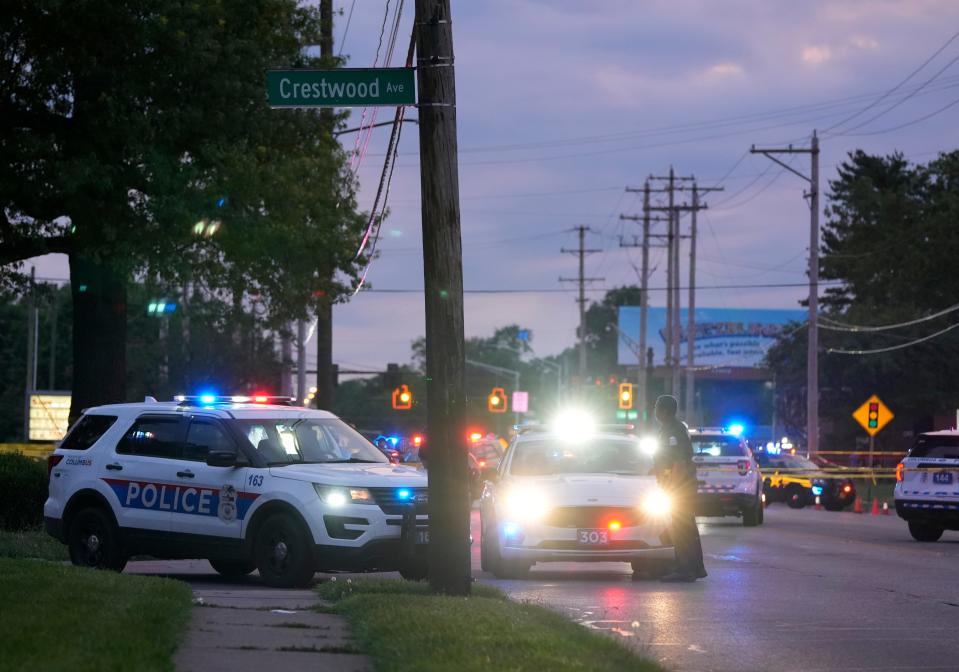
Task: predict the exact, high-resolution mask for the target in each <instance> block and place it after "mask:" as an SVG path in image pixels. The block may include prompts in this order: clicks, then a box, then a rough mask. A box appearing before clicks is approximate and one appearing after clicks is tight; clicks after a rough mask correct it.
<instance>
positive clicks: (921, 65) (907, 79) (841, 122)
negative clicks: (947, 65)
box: [822, 31, 959, 136]
mask: <svg viewBox="0 0 959 672" xmlns="http://www.w3.org/2000/svg"><path fill="white" fill-rule="evenodd" d="M957 37H959V31H957V32H956V33H954V34H953V35H952V37H950V38H949V39H948V40H946V42H945V44H943V45H942V46H941V47H939V48H938V49H936V51H935V52H933V54H932V55H931V56H930V57H929V58H927V59H926V60H925V61H923V62H922V63H921V64H920V65H919V67H917V68H915V69H914V70H913V71H912V72H910V73H909V74H908V75H906V77H905V79H903V80H901V81H900V82H899V83H898V84H896V85H895V86H894V87H892V88H891V89H889V90H888V91H886V93H884V94H883V95H881V96H879V98H877V99H876V100H874V101H873V102H872V103H870V104H869V105H866V107H864V108H862V109H861V110H859V111H858V112H856V113H855V114H853V115H850V116H849V117H847V118H845V119H843V120H842V121H839V122H837V123H835V124H833V125H832V126H830V127H829V128H827V129H825V130H824V131H823V132H822V135H824V136H825V135H827V134H829V133H831V132H832V131H833V130H834V129H836V128H839V127H840V126H843V125H844V124H846V123H848V122H850V121H852V120H853V119H855V118H856V117H858V116H859V115H861V114H865V113H866V112H868V111H869V110H871V109H872V108H874V107H876V106H877V105H879V104H880V103H881V102H882V101H884V100H885V99H886V98H888V97H889V96H891V95H892V94H893V93H895V92H896V91H898V90H899V89H900V88H901V87H902V86H903V85H904V84H906V82H908V81H909V80H910V79H912V78H913V77H915V76H916V75H917V74H919V72H920V71H922V69H923V68H925V67H926V66H927V65H929V64H930V63H932V61H933V60H935V58H936V57H937V56H938V55H939V54H941V53H942V52H943V51H944V50H945V49H946V48H947V47H948V46H949V45H950V44H952V43H953V42H954V41H955V40H956V38H957Z"/></svg>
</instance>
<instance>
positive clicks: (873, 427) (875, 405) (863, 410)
mask: <svg viewBox="0 0 959 672" xmlns="http://www.w3.org/2000/svg"><path fill="white" fill-rule="evenodd" d="M852 417H853V418H855V419H856V422H858V423H859V424H860V425H862V428H863V429H865V430H866V432H868V433H869V436H875V435H876V434H878V433H879V431H880V430H881V429H882V428H883V427H885V426H886V425H887V424H889V421H890V420H892V419H893V418H894V417H895V416H894V415H893V414H892V411H890V410H889V407H888V406H886V405H885V404H884V403H882V400H881V399H880V398H879V397H877V396H876V395H875V394H874V395H872V396H871V397H869V399H867V400H866V403H864V404H863V405H862V406H860V407H859V408H857V409H856V411H855V413H853V414H852Z"/></svg>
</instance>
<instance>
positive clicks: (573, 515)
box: [543, 506, 643, 529]
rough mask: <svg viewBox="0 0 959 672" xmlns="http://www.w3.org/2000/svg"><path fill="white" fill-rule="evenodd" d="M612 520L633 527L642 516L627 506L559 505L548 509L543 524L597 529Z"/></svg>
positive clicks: (640, 520)
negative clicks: (550, 509)
mask: <svg viewBox="0 0 959 672" xmlns="http://www.w3.org/2000/svg"><path fill="white" fill-rule="evenodd" d="M613 520H616V521H619V524H620V525H622V526H623V527H635V526H636V525H640V524H642V522H643V517H642V515H641V514H640V513H639V511H637V510H636V509H632V508H630V507H627V506H561V507H558V508H555V509H553V510H552V511H550V512H549V513H548V514H547V515H546V518H545V519H544V520H543V524H544V525H549V526H550V527H575V528H579V529H586V528H589V529H592V528H597V529H598V528H605V527H607V526H608V525H609V523H610V521H613Z"/></svg>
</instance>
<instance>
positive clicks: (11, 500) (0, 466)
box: [0, 453, 47, 530]
mask: <svg viewBox="0 0 959 672" xmlns="http://www.w3.org/2000/svg"><path fill="white" fill-rule="evenodd" d="M46 499H47V465H46V464H45V463H43V462H41V461H39V460H33V459H31V458H29V457H24V456H23V455H20V454H19V453H0V530H28V529H36V528H37V527H39V526H40V525H42V524H43V503H44V501H46Z"/></svg>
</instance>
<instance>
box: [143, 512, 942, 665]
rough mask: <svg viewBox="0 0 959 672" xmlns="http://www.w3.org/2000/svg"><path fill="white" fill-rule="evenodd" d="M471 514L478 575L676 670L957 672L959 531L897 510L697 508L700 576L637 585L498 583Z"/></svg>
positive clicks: (210, 579) (551, 574)
mask: <svg viewBox="0 0 959 672" xmlns="http://www.w3.org/2000/svg"><path fill="white" fill-rule="evenodd" d="M478 523H479V514H478V513H476V512H474V514H473V539H474V544H473V574H474V576H475V577H476V579H477V580H478V581H483V582H485V583H489V584H492V585H495V586H498V587H499V588H501V589H502V590H504V591H506V592H507V593H509V594H510V595H511V596H512V597H514V598H515V599H518V600H528V601H531V602H535V603H538V604H541V605H543V606H546V607H549V608H552V609H555V610H557V611H559V612H561V613H563V614H565V615H566V616H568V617H569V618H570V619H572V620H574V621H576V622H578V623H582V624H583V625H584V626H585V627H589V628H595V629H597V630H602V631H605V632H607V633H608V634H609V635H610V636H612V637H617V638H621V639H622V640H623V642H624V643H625V644H626V645H628V646H631V647H635V648H636V649H637V650H638V651H640V652H641V653H643V654H645V655H647V656H649V657H652V658H655V659H657V660H659V661H661V662H663V663H664V664H665V665H666V666H667V667H669V668H671V669H673V670H683V671H695V670H715V671H723V670H736V671H737V672H739V671H745V670H775V671H777V672H780V671H781V672H788V671H800V670H802V671H803V672H816V671H820V670H836V671H841V672H860V671H864V670H869V671H870V672H873V671H880V670H882V671H889V672H892V671H909V672H913V671H917V670H957V671H959V533H957V532H946V534H945V536H944V537H943V539H942V540H941V541H939V542H937V543H934V544H920V543H918V542H915V541H913V540H912V538H911V537H910V536H909V532H908V531H907V530H906V525H905V523H904V522H903V521H901V520H900V519H899V518H897V517H896V516H895V515H891V516H877V517H873V516H870V515H868V514H867V515H856V514H852V513H830V512H827V511H815V510H811V509H806V510H802V511H792V510H790V509H787V508H786V507H784V506H781V505H774V506H772V507H770V508H769V509H767V510H766V524H765V525H763V526H762V527H758V528H744V527H742V526H741V525H740V524H739V521H738V520H736V519H732V518H728V519H708V518H706V519H702V518H701V519H700V532H701V534H702V538H703V548H704V551H705V554H706V567H707V569H708V571H709V574H710V575H709V578H708V579H706V580H704V581H699V582H697V583H695V584H662V583H659V582H656V581H638V582H634V581H633V580H632V575H631V571H630V568H629V566H628V565H626V564H623V563H594V564H585V563H550V564H541V565H537V566H536V567H534V568H533V570H532V571H531V573H530V575H529V577H528V578H527V579H525V580H521V581H503V580H499V579H496V578H494V577H493V576H491V575H490V574H487V573H485V572H482V571H481V570H480V567H479V539H480V536H479V524H478ZM126 571H128V572H135V573H146V574H155V575H156V574H159V575H166V576H171V577H173V578H179V579H182V580H185V581H187V582H189V583H190V584H191V585H192V587H193V589H194V591H195V592H196V594H197V595H198V596H201V597H206V598H211V599H216V600H220V601H223V600H227V601H229V600H239V602H240V603H243V604H245V603H246V602H247V601H248V600H249V599H250V598H256V599H258V600H263V599H266V600H267V601H269V602H270V603H271V604H272V603H273V602H277V604H281V606H285V607H286V608H297V607H290V606H288V601H289V600H292V601H291V602H289V604H294V603H296V601H297V600H302V599H303V596H304V595H309V593H305V592H297V591H272V590H269V589H266V588H265V587H263V586H262V585H261V584H260V582H259V578H258V577H257V576H256V575H255V574H254V575H252V576H250V577H248V578H246V579H244V580H242V581H238V582H229V581H225V580H223V579H221V578H220V577H218V576H217V575H216V573H215V572H214V571H213V569H212V568H211V567H210V566H209V564H208V563H207V562H206V561H190V560H179V561H145V562H131V563H129V565H128V566H127V570H126ZM394 576H397V577H398V575H394ZM316 578H317V580H322V579H323V576H322V575H320V574H318V575H317V577H316ZM285 592H289V593H290V594H289V595H284V594H283V593H285ZM281 598H283V599H281Z"/></svg>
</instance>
